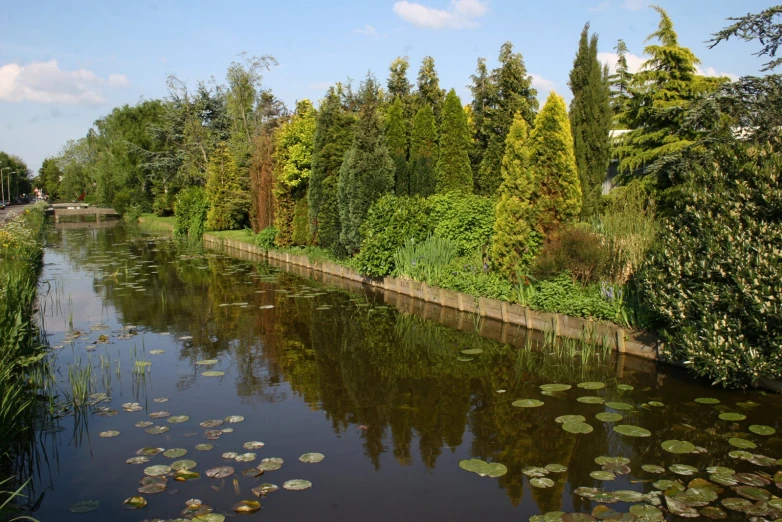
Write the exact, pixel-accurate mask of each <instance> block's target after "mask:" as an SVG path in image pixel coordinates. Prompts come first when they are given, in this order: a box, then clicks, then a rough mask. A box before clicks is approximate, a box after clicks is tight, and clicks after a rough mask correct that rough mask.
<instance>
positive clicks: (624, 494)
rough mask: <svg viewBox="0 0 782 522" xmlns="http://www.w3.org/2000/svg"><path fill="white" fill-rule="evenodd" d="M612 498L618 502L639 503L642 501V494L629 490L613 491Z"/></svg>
mask: <svg viewBox="0 0 782 522" xmlns="http://www.w3.org/2000/svg"><path fill="white" fill-rule="evenodd" d="M614 496H615V497H616V499H617V500H619V502H640V501H642V500H643V499H644V495H643V493H641V492H639V491H632V490H630V489H620V490H619V491H614Z"/></svg>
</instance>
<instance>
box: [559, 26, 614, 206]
mask: <svg viewBox="0 0 782 522" xmlns="http://www.w3.org/2000/svg"><path fill="white" fill-rule="evenodd" d="M569 83H570V89H571V90H572V91H573V100H572V101H571V102H570V113H569V116H570V127H571V130H572V132H573V139H574V141H573V143H574V151H575V155H576V166H577V167H578V176H579V179H580V181H581V194H582V203H581V216H582V217H590V216H593V215H595V214H596V213H597V212H598V210H599V204H600V194H601V189H602V184H603V180H604V179H605V177H606V172H607V170H608V161H609V159H610V156H611V150H610V147H611V144H610V141H609V135H608V133H609V131H610V129H611V120H612V112H611V105H610V103H611V96H610V89H609V86H608V76H607V74H606V73H605V70H604V67H603V65H602V64H601V63H600V61H598V59H597V35H596V34H593V35H592V37H591V38H589V24H588V23H587V24H586V25H585V26H584V30H583V31H582V32H581V41H580V42H579V47H578V53H577V54H576V59H575V61H574V63H573V69H572V70H571V71H570V82H569Z"/></svg>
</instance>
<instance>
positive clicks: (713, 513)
mask: <svg viewBox="0 0 782 522" xmlns="http://www.w3.org/2000/svg"><path fill="white" fill-rule="evenodd" d="M699 513H700V514H701V515H703V516H704V517H706V518H710V519H712V520H725V519H726V518H728V514H727V513H725V512H724V511H723V510H721V509H720V508H718V507H716V506H707V507H705V508H702V509H701V510H700V511H699Z"/></svg>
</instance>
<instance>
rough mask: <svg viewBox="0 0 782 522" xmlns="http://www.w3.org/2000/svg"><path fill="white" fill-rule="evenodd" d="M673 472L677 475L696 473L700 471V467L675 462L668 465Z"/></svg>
mask: <svg viewBox="0 0 782 522" xmlns="http://www.w3.org/2000/svg"><path fill="white" fill-rule="evenodd" d="M668 469H669V470H671V471H672V472H673V473H676V474H677V475H687V476H688V475H694V474H695V473H697V472H698V468H694V467H692V466H688V465H687V464H673V465H671V466H669V467H668Z"/></svg>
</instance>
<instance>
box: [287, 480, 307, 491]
mask: <svg viewBox="0 0 782 522" xmlns="http://www.w3.org/2000/svg"><path fill="white" fill-rule="evenodd" d="M282 487H284V488H285V489H287V490H289V491H301V490H303V489H309V488H311V487H312V482H310V481H309V480H303V479H293V480H289V481H287V482H285V483H284V484H283V485H282Z"/></svg>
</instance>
